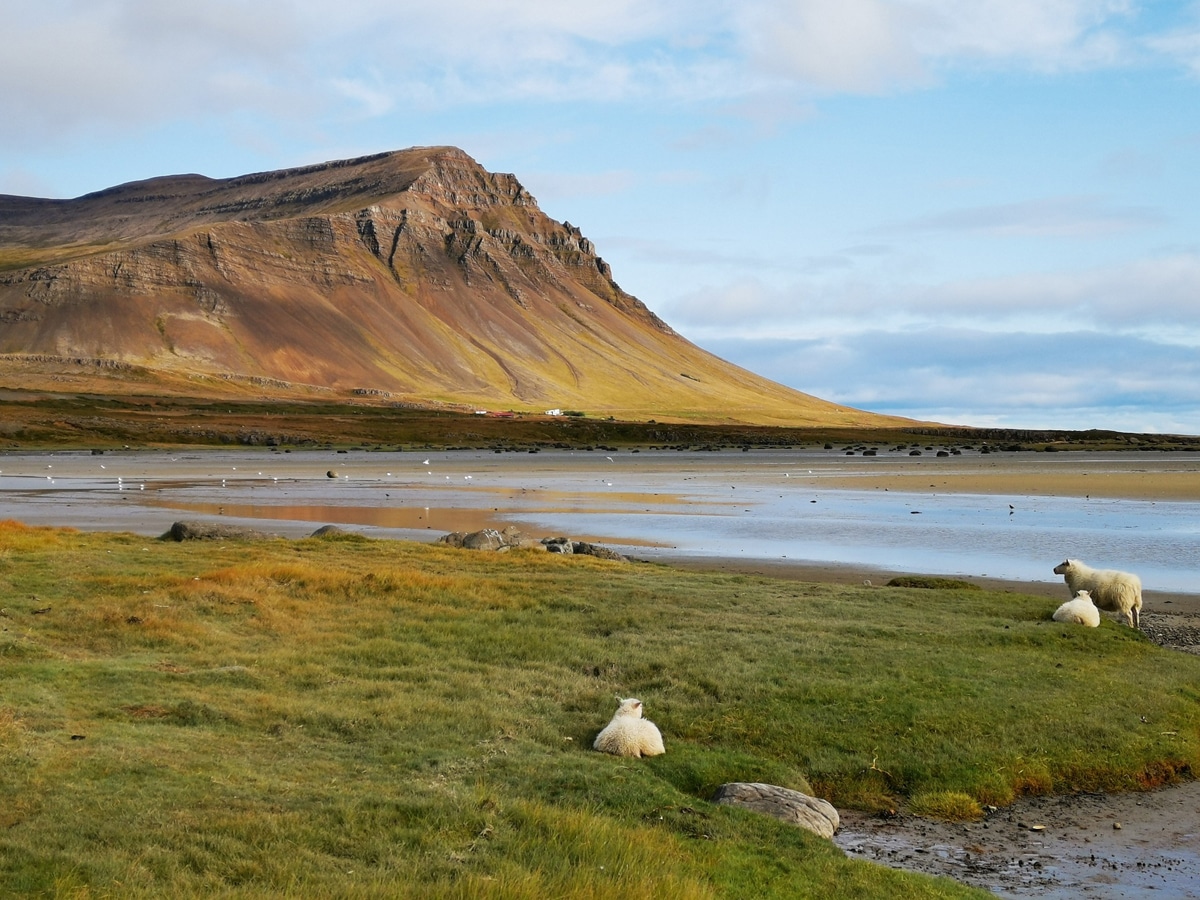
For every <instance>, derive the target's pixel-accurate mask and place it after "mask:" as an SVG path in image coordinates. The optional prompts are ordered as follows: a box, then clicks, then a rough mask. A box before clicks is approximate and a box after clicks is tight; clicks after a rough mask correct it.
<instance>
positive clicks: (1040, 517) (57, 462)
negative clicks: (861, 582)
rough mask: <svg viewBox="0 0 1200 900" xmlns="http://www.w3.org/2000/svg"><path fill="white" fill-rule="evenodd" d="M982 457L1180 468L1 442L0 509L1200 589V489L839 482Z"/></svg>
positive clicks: (1131, 458) (160, 526)
mask: <svg viewBox="0 0 1200 900" xmlns="http://www.w3.org/2000/svg"><path fill="white" fill-rule="evenodd" d="M1049 456H1054V457H1057V458H1055V459H1053V460H1050V459H1047V458H1046V457H1049ZM1035 457H1041V458H1035ZM1066 457H1071V458H1066ZM984 459H986V461H987V465H988V466H989V467H995V466H997V465H999V466H1015V467H1023V466H1026V467H1032V466H1038V467H1041V468H1043V469H1044V468H1045V467H1047V466H1054V467H1061V468H1062V469H1063V470H1064V471H1065V470H1067V469H1069V468H1071V467H1075V468H1076V469H1078V468H1079V467H1080V466H1086V467H1087V468H1088V469H1091V470H1097V469H1101V468H1103V467H1104V466H1106V465H1111V466H1114V467H1120V466H1126V467H1128V466H1130V465H1136V466H1137V467H1138V469H1139V470H1146V469H1153V467H1154V466H1169V465H1175V466H1177V465H1179V461H1178V460H1177V459H1172V458H1170V457H1165V456H1164V457H1156V456H1147V455H1145V454H1142V455H1138V454H1109V455H1100V454H1087V455H1086V458H1075V456H1074V455H1073V454H1072V455H1068V454H991V455H990V456H988V457H986V458H978V457H977V458H975V459H974V460H972V459H968V458H967V456H965V455H964V457H962V458H961V459H960V458H955V459H953V460H943V459H935V458H934V457H932V456H926V457H921V458H908V457H905V456H900V457H891V458H888V459H885V458H884V457H883V456H881V457H880V458H879V460H878V461H876V460H874V459H870V460H868V459H865V458H862V457H845V456H842V455H840V454H838V452H837V451H832V452H822V451H792V450H772V451H757V450H756V451H752V452H749V453H741V452H730V451H726V452H720V453H711V452H707V453H706V452H675V451H666V450H662V451H642V452H640V453H631V452H628V451H623V452H605V451H595V452H584V451H574V452H571V451H553V452H545V451H544V452H541V453H504V454H496V453H492V452H488V451H450V452H442V451H439V452H431V453H429V454H422V453H413V452H391V453H389V452H367V451H354V452H349V453H336V452H333V451H295V452H281V451H277V452H269V451H267V450H259V449H238V450H197V451H189V452H156V451H124V452H111V451H110V452H108V453H105V454H103V455H96V456H93V455H91V454H89V453H81V452H61V453H50V454H29V453H11V452H10V453H4V454H2V455H0V518H14V519H18V520H21V521H25V522H27V523H30V524H53V525H73V526H76V527H81V528H85V529H104V530H123V531H133V532H136V533H142V534H148V535H157V534H161V533H162V532H164V531H166V530H167V528H168V527H169V526H170V524H171V523H172V522H173V521H175V520H177V519H181V518H212V519H217V518H221V519H222V520H224V521H232V522H238V523H243V524H252V525H256V526H258V527H260V528H264V529H265V530H269V531H275V532H277V533H281V534H287V535H290V536H298V535H301V534H307V533H309V532H311V531H312V530H313V528H315V527H316V526H317V525H320V524H324V523H337V524H341V525H343V526H347V527H353V528H355V530H358V531H361V532H363V533H365V534H373V535H377V536H390V537H401V538H409V539H415V540H432V539H433V538H434V537H436V536H440V535H441V534H443V533H445V532H448V531H472V530H477V529H479V528H482V527H485V526H493V525H494V526H498V527H503V526H504V525H507V524H515V525H517V526H518V527H521V528H523V529H525V530H528V531H531V532H532V533H534V534H537V535H548V534H568V535H570V536H572V537H574V538H576V539H587V540H594V541H599V542H603V543H606V544H609V545H611V546H614V547H616V548H617V549H620V550H623V551H625V552H634V553H637V555H639V556H649V557H653V556H654V555H655V554H670V555H694V556H713V557H730V558H741V559H746V560H759V559H775V560H778V559H787V560H790V561H795V562H813V563H844V564H853V565H859V566H864V567H872V568H880V569H885V570H893V571H899V572H921V573H941V574H948V575H961V576H988V577H992V578H1002V579H1011V580H1020V581H1045V582H1057V581H1058V578H1057V577H1056V576H1055V575H1054V574H1053V573H1052V572H1051V569H1052V568H1053V566H1054V565H1055V564H1056V563H1058V562H1060V561H1061V560H1062V559H1063V558H1065V557H1067V556H1072V557H1078V558H1081V559H1084V560H1087V561H1089V562H1092V563H1093V564H1095V565H1104V566H1113V567H1118V568H1125V569H1131V570H1133V571H1137V572H1138V573H1139V574H1140V575H1141V577H1142V581H1143V583H1144V584H1145V586H1146V588H1147V589H1148V590H1161V591H1172V592H1185V593H1197V592H1200V584H1198V582H1197V579H1196V574H1195V564H1194V559H1195V558H1196V554H1197V545H1198V543H1200V503H1195V502H1177V501H1161V500H1160V501H1140V500H1123V499H1105V498H1100V497H1094V498H1087V497H1082V498H1073V497H1048V496H1031V495H988V494H964V493H933V492H929V493H924V492H921V493H910V492H904V491H890V490H879V489H864V490H852V489H847V488H846V486H845V478H846V476H847V475H851V476H854V475H858V474H864V473H870V472H873V471H876V472H877V471H878V466H879V465H880V464H881V463H884V464H887V465H889V466H892V467H894V468H895V469H896V470H897V471H899V470H901V469H903V471H905V472H907V473H913V472H918V473H923V472H929V473H930V474H931V475H934V474H941V473H944V472H946V471H947V470H948V467H950V466H960V467H961V466H970V465H981V464H982V463H983V460H984ZM330 473H332V476H333V477H330ZM835 483H836V486H835Z"/></svg>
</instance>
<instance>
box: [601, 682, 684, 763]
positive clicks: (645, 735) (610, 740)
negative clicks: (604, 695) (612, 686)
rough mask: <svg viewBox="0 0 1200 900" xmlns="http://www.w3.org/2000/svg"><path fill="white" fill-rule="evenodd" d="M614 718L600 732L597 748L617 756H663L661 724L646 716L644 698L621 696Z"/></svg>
mask: <svg viewBox="0 0 1200 900" xmlns="http://www.w3.org/2000/svg"><path fill="white" fill-rule="evenodd" d="M617 699H618V700H620V703H621V705H620V706H618V707H617V711H616V713H614V714H613V717H612V720H611V721H609V723H608V724H607V725H605V726H604V730H603V731H601V732H600V733H599V734H598V735H596V741H595V743H593V744H592V748H593V749H594V750H599V751H600V752H601V753H612V754H614V755H616V756H638V757H641V756H659V755H661V754H663V753H666V752H667V751H666V750H665V749H664V748H663V739H662V734H661V733H659V730H658V726H657V725H655V724H654V723H653V722H651V721H650V720H649V719H643V718H642V701H641V700H638V699H637V698H636V697H630V698H629V699H627V700H621V699H620V698H619V697H618V698H617Z"/></svg>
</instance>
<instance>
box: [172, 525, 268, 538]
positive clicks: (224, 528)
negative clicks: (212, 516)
mask: <svg viewBox="0 0 1200 900" xmlns="http://www.w3.org/2000/svg"><path fill="white" fill-rule="evenodd" d="M273 537H275V535H273V534H268V533H267V532H265V531H259V530H258V529H256V528H245V527H243V526H241V525H217V524H213V523H210V522H176V523H175V524H173V525H172V526H171V527H170V528H169V529H168V530H167V532H166V534H164V535H163V536H162V538H161V539H162V540H164V541H261V540H266V539H268V538H273Z"/></svg>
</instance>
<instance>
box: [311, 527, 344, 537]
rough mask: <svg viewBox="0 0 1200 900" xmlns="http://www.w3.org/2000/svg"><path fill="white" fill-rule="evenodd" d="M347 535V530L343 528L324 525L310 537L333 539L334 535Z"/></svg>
mask: <svg viewBox="0 0 1200 900" xmlns="http://www.w3.org/2000/svg"><path fill="white" fill-rule="evenodd" d="M346 533H347V532H346V529H345V528H341V527H339V526H337V525H322V526H321V527H320V528H318V529H317V530H316V531H314V532H313V533H312V534H310V535H309V537H332V536H333V535H338V534H346Z"/></svg>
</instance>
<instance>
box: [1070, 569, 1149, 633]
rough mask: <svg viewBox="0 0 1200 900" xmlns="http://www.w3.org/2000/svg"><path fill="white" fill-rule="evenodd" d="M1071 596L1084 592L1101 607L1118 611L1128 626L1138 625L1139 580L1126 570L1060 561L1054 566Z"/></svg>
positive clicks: (1140, 601) (1139, 608) (1139, 605)
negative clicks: (1097, 567) (1095, 567)
mask: <svg viewBox="0 0 1200 900" xmlns="http://www.w3.org/2000/svg"><path fill="white" fill-rule="evenodd" d="M1054 574H1055V575H1061V576H1062V577H1063V579H1064V580H1065V581H1066V582H1067V589H1068V590H1070V592H1071V596H1072V597H1074V596H1075V593H1076V591H1087V592H1088V593H1089V594H1091V597H1092V602H1093V603H1095V604H1096V606H1098V607H1100V609H1106V610H1108V611H1109V612H1115V613H1120V614H1121V615H1123V616H1124V617H1125V621H1126V622H1128V623H1129V625H1130V627H1131V628H1137V627H1138V617H1139V615H1140V613H1141V611H1142V581H1141V579H1140V578H1138V577H1137V576H1136V575H1133V574H1130V573H1129V572H1118V571H1116V570H1115V569H1093V568H1092V567H1091V566H1089V565H1087V564H1086V563H1083V562H1080V561H1079V560H1077V559H1067V560H1063V562H1062V563H1060V564H1059V565H1057V566H1055V567H1054Z"/></svg>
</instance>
